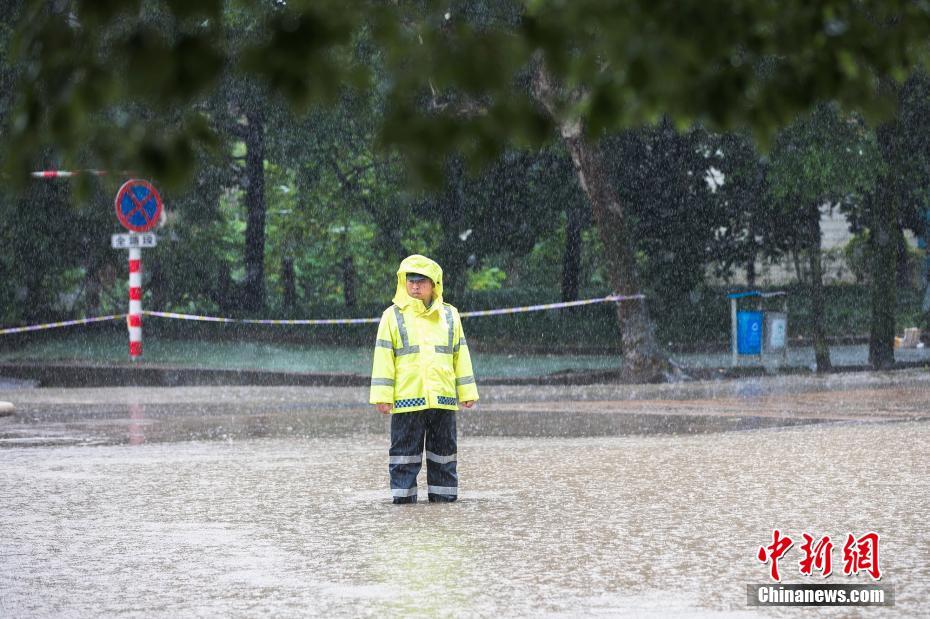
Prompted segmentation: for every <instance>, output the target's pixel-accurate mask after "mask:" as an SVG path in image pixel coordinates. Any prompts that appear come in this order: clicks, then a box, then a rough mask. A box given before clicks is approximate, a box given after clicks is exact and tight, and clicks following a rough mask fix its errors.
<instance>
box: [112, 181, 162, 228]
mask: <svg viewBox="0 0 930 619" xmlns="http://www.w3.org/2000/svg"><path fill="white" fill-rule="evenodd" d="M162 208H163V205H162V202H161V196H160V195H158V192H157V191H155V188H154V187H152V184H151V183H149V182H147V181H143V180H139V179H132V180H128V181H126V182H125V183H123V186H122V187H120V188H119V191H117V192H116V218H117V219H119V222H120V223H121V224H123V227H124V228H126V229H127V230H129V231H131V232H148V231H149V230H151V229H152V228H154V227H155V226H157V225H158V221H159V220H160V219H161V212H162Z"/></svg>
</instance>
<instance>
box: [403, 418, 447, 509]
mask: <svg viewBox="0 0 930 619" xmlns="http://www.w3.org/2000/svg"><path fill="white" fill-rule="evenodd" d="M424 442H425V444H426V480H427V484H428V487H427V490H428V494H429V498H430V500H431V501H454V500H455V499H456V498H457V497H458V485H459V484H458V472H457V470H456V430H455V411H450V410H442V409H432V410H425V411H416V412H414V413H394V414H393V415H391V449H390V459H389V463H388V471H389V473H390V475H391V495H392V496H393V497H394V500H395V502H398V503H401V502H414V501H416V488H417V473H419V472H420V467H421V466H422V454H423V446H424Z"/></svg>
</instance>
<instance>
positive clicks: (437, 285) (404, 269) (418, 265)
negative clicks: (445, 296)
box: [393, 254, 442, 311]
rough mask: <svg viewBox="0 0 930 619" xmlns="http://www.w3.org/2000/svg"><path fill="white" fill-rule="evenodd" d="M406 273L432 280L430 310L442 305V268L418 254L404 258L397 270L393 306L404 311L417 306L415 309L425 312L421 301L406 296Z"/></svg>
mask: <svg viewBox="0 0 930 619" xmlns="http://www.w3.org/2000/svg"><path fill="white" fill-rule="evenodd" d="M407 273H421V274H423V275H425V276H427V277H428V278H430V279H431V280H433V304H432V305H431V306H430V310H435V309H436V308H438V307H440V306H441V305H442V267H441V266H439V265H438V264H437V263H436V262H434V261H432V260H430V259H429V258H427V257H426V256H421V255H419V254H414V255H412V256H407V257H406V258H404V259H403V261H401V263H400V267H399V268H398V269H397V292H396V293H395V294H394V299H393V302H394V305H396V306H397V307H399V308H401V309H404V308H406V307H407V306H408V305H410V304H414V305H417V304H418V305H419V307H418V308H417V309H419V310H421V311H423V310H426V306H425V305H424V304H423V301H420V300H419V299H415V298H413V297H411V296H410V295H409V294H407Z"/></svg>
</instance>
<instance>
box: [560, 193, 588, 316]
mask: <svg viewBox="0 0 930 619" xmlns="http://www.w3.org/2000/svg"><path fill="white" fill-rule="evenodd" d="M565 215H566V221H565V252H564V253H563V254H562V301H577V300H578V288H579V287H580V280H581V228H582V224H583V223H584V222H583V215H584V213H583V212H582V210H581V205H580V204H578V203H577V201H575V200H572V201H571V202H569V204H568V208H567V209H566V213H565Z"/></svg>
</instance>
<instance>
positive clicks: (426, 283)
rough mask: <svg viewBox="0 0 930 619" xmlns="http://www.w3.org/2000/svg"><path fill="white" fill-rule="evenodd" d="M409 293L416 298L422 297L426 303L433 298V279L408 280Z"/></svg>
mask: <svg viewBox="0 0 930 619" xmlns="http://www.w3.org/2000/svg"><path fill="white" fill-rule="evenodd" d="M407 294H409V295H410V296H411V297H413V298H414V299H420V300H421V301H423V302H424V303H425V302H426V301H429V300H430V299H432V298H433V281H432V280H430V279H420V280H417V281H410V280H409V279H408V280H407Z"/></svg>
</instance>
